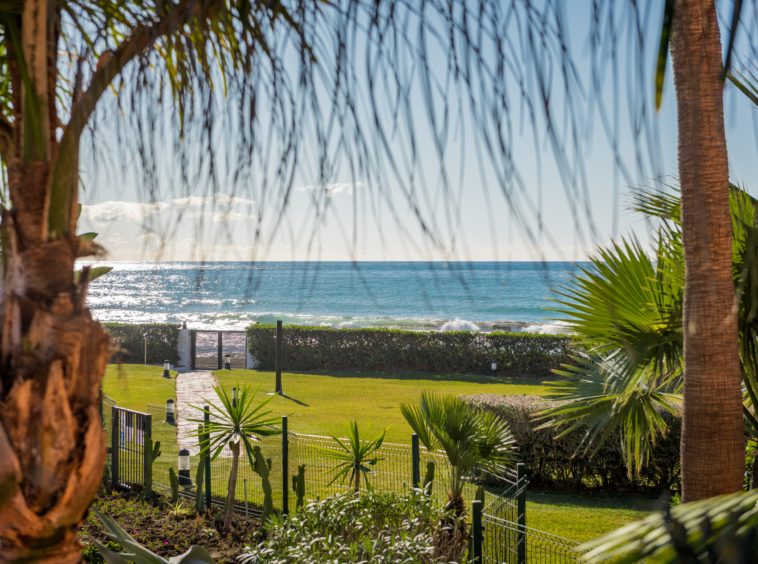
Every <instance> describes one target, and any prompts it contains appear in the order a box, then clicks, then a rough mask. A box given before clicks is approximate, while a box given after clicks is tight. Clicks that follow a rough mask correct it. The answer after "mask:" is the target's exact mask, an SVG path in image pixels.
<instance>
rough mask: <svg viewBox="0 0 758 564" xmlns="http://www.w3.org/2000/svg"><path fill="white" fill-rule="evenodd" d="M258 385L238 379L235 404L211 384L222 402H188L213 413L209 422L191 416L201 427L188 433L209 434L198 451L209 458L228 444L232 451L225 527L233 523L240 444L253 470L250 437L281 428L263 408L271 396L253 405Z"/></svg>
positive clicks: (215, 455) (221, 388) (277, 431)
mask: <svg viewBox="0 0 758 564" xmlns="http://www.w3.org/2000/svg"><path fill="white" fill-rule="evenodd" d="M259 389H260V386H258V387H257V388H256V389H255V391H254V392H253V393H252V394H251V393H250V385H249V384H246V385H245V386H244V387H242V388H240V384H239V382H237V390H240V391H239V393H238V395H237V402H236V404H235V403H233V402H232V400H231V398H229V394H227V393H226V389H225V388H224V387H223V386H220V387H216V386H213V390H214V391H215V392H216V396H218V399H219V401H220V402H221V404H220V405H216V404H214V403H213V402H211V401H209V400H207V399H205V398H203V400H204V401H205V402H207V404H208V406H209V409H208V410H206V409H204V408H201V407H198V406H196V405H193V406H191V407H194V408H195V409H197V410H198V411H201V412H202V413H203V414H207V415H208V416H209V417H211V416H213V419H212V420H211V421H210V422H206V421H205V420H204V419H190V421H192V422H195V423H199V424H201V425H202V429H200V430H198V431H195V432H193V433H191V434H190V436H193V437H199V438H202V437H204V436H205V435H208V434H210V439H209V440H205V441H203V442H202V443H201V446H202V447H203V448H202V451H201V454H202V455H205V456H212V457H213V458H212V460H215V459H216V458H218V457H219V455H220V454H221V453H222V452H223V451H224V449H225V448H229V449H230V450H231V451H232V468H231V471H230V472H229V489H228V491H227V495H226V512H225V515H224V529H228V528H229V526H230V525H231V524H232V519H233V518H234V500H235V493H236V491H237V470H238V468H239V457H240V445H241V446H242V447H244V449H245V454H246V455H247V459H248V462H249V463H250V469H251V470H253V471H255V458H254V452H253V445H252V441H256V440H260V439H257V438H256V437H255V435H258V436H259V437H271V436H273V435H280V434H281V433H282V430H281V429H277V428H276V427H275V426H274V425H275V423H276V422H277V418H276V417H268V418H267V417H266V416H267V415H269V414H270V413H271V411H270V410H269V411H262V409H263V408H264V407H265V406H266V404H268V402H270V401H271V400H272V399H273V398H274V396H271V397H268V398H266V399H265V400H263V401H262V402H261V403H259V404H257V405H255V406H253V400H254V399H255V395H256V394H257V393H258V390H259Z"/></svg>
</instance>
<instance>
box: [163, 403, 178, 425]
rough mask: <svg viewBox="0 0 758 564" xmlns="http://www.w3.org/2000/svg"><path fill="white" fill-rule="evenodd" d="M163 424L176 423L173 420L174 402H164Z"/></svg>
mask: <svg viewBox="0 0 758 564" xmlns="http://www.w3.org/2000/svg"><path fill="white" fill-rule="evenodd" d="M164 423H176V419H175V418H174V400H172V399H171V398H168V399H167V400H166V420H165V421H164Z"/></svg>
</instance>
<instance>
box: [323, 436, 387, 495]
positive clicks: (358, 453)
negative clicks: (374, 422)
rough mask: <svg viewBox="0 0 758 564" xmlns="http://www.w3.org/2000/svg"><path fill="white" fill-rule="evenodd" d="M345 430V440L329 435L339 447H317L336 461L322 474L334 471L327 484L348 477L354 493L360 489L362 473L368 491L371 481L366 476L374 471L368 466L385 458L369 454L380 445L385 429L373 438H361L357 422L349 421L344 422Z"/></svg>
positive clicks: (343, 481) (342, 481)
mask: <svg viewBox="0 0 758 564" xmlns="http://www.w3.org/2000/svg"><path fill="white" fill-rule="evenodd" d="M345 431H346V432H347V441H345V440H343V439H340V438H339V437H336V436H335V435H331V437H332V438H333V439H334V440H335V442H336V443H337V444H338V445H339V447H340V448H339V449H332V448H323V447H319V449H318V450H319V451H320V452H321V454H323V455H324V456H326V457H328V458H331V459H333V460H336V461H337V464H336V466H335V467H334V468H333V469H332V470H329V471H327V472H325V473H324V474H329V473H331V472H335V476H334V478H333V479H332V481H331V482H329V485H331V484H333V483H334V482H336V481H337V480H340V479H341V483H343V484H344V483H345V480H346V479H348V477H349V480H348V484H350V485H351V486H353V489H354V491H355V493H356V494H357V493H359V492H360V490H361V475H363V477H364V479H365V480H366V488H368V489H369V491H370V490H371V482H369V479H368V476H369V474H373V473H374V472H373V471H372V470H371V469H370V468H369V466H375V465H376V463H377V462H379V461H380V460H385V459H384V458H377V457H376V456H374V457H373V458H372V457H371V455H373V454H374V453H375V452H376V451H378V450H379V449H380V448H381V447H382V443H383V442H384V435H385V434H386V433H387V430H386V429H385V430H384V431H382V433H381V435H379V436H378V437H377V438H375V439H373V440H369V439H366V438H365V437H364V438H363V439H361V435H360V431H359V430H358V422H357V421H350V422H348V423H346V424H345ZM367 432H368V430H367Z"/></svg>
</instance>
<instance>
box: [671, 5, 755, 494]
mask: <svg viewBox="0 0 758 564" xmlns="http://www.w3.org/2000/svg"><path fill="white" fill-rule="evenodd" d="M671 53H672V62H673V67H674V84H675V87H676V100H677V113H678V128H679V130H678V133H679V177H680V183H681V190H682V237H683V246H684V258H685V291H684V327H683V330H684V423H683V429H682V443H681V446H682V453H681V457H682V458H681V461H682V462H681V463H682V489H683V495H682V500H683V501H684V502H690V501H695V500H698V499H703V498H707V497H712V496H716V495H720V494H726V493H732V492H736V491H740V490H741V489H742V483H743V472H744V468H745V437H744V430H743V421H742V393H741V377H740V364H739V355H738V337H737V317H736V309H735V292H734V283H733V281H732V224H731V218H730V213H729V169H728V162H727V150H726V136H725V132H724V109H723V66H722V62H721V41H720V37H719V29H718V21H717V17H716V6H715V2H714V0H678V1H677V3H676V8H675V16H674V34H673V38H672V50H671Z"/></svg>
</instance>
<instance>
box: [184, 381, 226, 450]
mask: <svg viewBox="0 0 758 564" xmlns="http://www.w3.org/2000/svg"><path fill="white" fill-rule="evenodd" d="M213 386H218V380H217V379H216V377H215V376H214V375H213V373H212V372H210V371H202V372H184V373H180V374H178V375H177V377H176V410H177V418H176V422H177V423H176V425H177V433H176V434H177V440H178V442H179V448H186V449H187V450H189V451H190V455H191V456H195V455H197V453H198V452H200V447H198V446H197V443H198V441H197V437H188V436H187V435H189V434H190V433H192V432H194V431H197V423H192V422H191V421H187V420H188V419H202V418H203V414H202V412H200V411H198V410H197V409H195V408H193V407H190V405H189V404H192V405H197V406H203V405H204V404H205V402H204V401H203V400H202V398H206V399H209V400H211V401H212V402H213V403H218V400H217V398H216V392H214V391H213ZM211 418H212V417H211Z"/></svg>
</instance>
